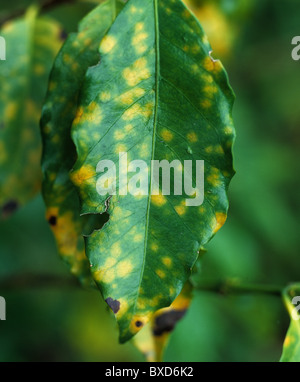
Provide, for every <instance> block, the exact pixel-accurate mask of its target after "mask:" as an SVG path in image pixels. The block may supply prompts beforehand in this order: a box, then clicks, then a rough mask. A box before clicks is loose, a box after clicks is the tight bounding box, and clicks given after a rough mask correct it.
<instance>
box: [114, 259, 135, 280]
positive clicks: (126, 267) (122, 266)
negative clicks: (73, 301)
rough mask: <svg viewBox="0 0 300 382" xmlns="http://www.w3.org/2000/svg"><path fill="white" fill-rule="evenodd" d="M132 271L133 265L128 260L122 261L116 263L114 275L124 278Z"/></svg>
mask: <svg viewBox="0 0 300 382" xmlns="http://www.w3.org/2000/svg"><path fill="white" fill-rule="evenodd" d="M132 270H133V265H132V262H131V261H130V260H123V261H121V262H120V263H118V265H117V267H116V273H117V276H118V277H122V278H123V277H126V276H129V275H130V273H131V272H132Z"/></svg>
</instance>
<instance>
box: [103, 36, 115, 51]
mask: <svg viewBox="0 0 300 382" xmlns="http://www.w3.org/2000/svg"><path fill="white" fill-rule="evenodd" d="M116 44H117V40H116V38H115V37H113V36H111V35H106V36H105V37H104V38H103V39H102V41H101V44H100V52H101V53H104V54H106V53H109V52H110V51H111V50H112V49H113V48H114V47H115V45H116Z"/></svg>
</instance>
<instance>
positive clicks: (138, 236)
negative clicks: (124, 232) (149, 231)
mask: <svg viewBox="0 0 300 382" xmlns="http://www.w3.org/2000/svg"><path fill="white" fill-rule="evenodd" d="M143 238H144V235H142V234H141V233H137V234H136V235H135V236H134V237H133V241H134V242H135V243H139V242H141V241H143Z"/></svg>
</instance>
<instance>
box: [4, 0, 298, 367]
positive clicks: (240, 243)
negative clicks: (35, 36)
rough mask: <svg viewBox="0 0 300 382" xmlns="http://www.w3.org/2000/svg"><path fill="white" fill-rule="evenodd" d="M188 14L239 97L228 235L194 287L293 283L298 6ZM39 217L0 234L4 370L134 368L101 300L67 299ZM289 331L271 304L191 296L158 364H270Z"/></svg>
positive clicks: (266, 2) (240, 2)
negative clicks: (41, 365)
mask: <svg viewBox="0 0 300 382" xmlns="http://www.w3.org/2000/svg"><path fill="white" fill-rule="evenodd" d="M30 3H31V2H30V1H24V0H23V1H20V0H18V1H14V2H13V3H9V2H4V1H1V2H0V20H3V19H5V18H6V17H7V15H8V14H10V13H11V11H12V8H14V9H15V10H18V9H22V8H24V7H27V6H28V5H29V4H30ZM41 3H43V1H41ZM187 3H189V5H190V6H191V7H193V9H194V11H195V14H196V15H197V16H198V17H199V19H200V21H201V23H202V24H203V26H204V29H205V30H206V32H207V34H208V36H209V39H210V42H211V45H212V47H213V48H214V54H213V55H214V57H216V58H220V59H221V60H222V62H223V63H224V65H225V67H226V69H227V72H228V74H229V77H230V81H231V84H232V86H233V88H234V90H235V93H236V95H237V100H236V103H235V107H234V119H235V125H236V128H237V140H236V144H235V150H234V152H235V168H236V171H237V175H236V176H235V178H234V179H233V181H232V184H231V187H230V190H229V197H230V202H231V207H230V211H229V217H228V221H227V223H226V224H225V226H224V228H222V230H221V231H220V232H219V233H218V235H217V236H216V237H215V238H214V239H213V240H212V241H211V243H210V244H209V246H207V249H208V252H207V253H206V254H205V256H204V257H203V260H202V264H201V268H202V269H201V272H202V273H201V277H202V280H204V281H205V280H211V279H213V280H224V279H234V280H236V279H237V280H241V281H243V282H244V283H260V284H261V283H263V284H276V285H277V284H278V285H286V284H287V283H290V282H297V281H299V274H300V265H299V259H298V257H299V244H300V243H299V242H300V238H299V212H300V211H299V210H300V198H299V191H298V190H299V186H300V184H299V183H300V178H299V176H298V174H299V145H300V133H299V123H300V109H299V106H298V98H297V95H298V92H299V88H300V76H299V73H298V72H297V71H298V70H299V63H298V62H294V61H293V60H292V59H291V50H292V47H291V39H292V37H293V36H296V35H299V29H298V19H297V15H299V11H300V4H299V2H298V1H297V0H287V1H286V2H285V5H284V7H283V5H282V1H279V0H263V1H258V0H256V1H252V2H249V1H246V0H235V1H234V0H219V1H217V0H209V1H188V2H187ZM250 3H251V4H250ZM249 4H250V5H249ZM92 7H93V4H92V3H91V2H79V3H76V5H74V4H72V5H70V4H67V3H66V4H62V5H59V6H58V7H52V8H50V7H49V8H47V9H46V10H45V12H44V15H49V16H51V17H53V18H54V19H56V21H57V22H58V23H61V24H62V25H63V30H65V31H66V32H70V31H75V30H76V28H77V23H78V21H79V20H80V19H81V18H82V17H83V16H84V15H85V14H86V12H87V11H88V10H90V9H92ZM1 186H2V185H1ZM44 213H45V211H44V206H43V202H42V199H41V196H40V195H39V194H38V195H37V196H36V197H35V198H34V199H33V200H32V201H31V202H30V203H29V204H27V205H26V206H25V207H23V208H22V209H20V210H19V211H18V212H17V213H16V214H14V215H13V216H12V217H11V218H10V219H8V220H5V221H2V222H1V223H0V254H1V259H0V295H2V296H4V297H5V298H6V301H7V321H3V322H1V324H0V339H1V340H0V361H12V360H13V361H43V360H47V361H137V360H141V361H142V360H143V358H142V356H141V355H140V354H139V353H138V351H137V350H136V349H135V348H134V347H133V346H132V345H131V344H126V345H119V344H118V339H117V330H116V324H115V321H114V319H113V318H112V317H111V315H110V314H109V312H108V310H107V308H106V305H105V304H104V303H103V301H102V300H101V297H100V296H99V294H98V293H97V292H91V291H85V290H82V289H81V288H76V287H71V288H68V285H67V284H72V282H73V280H72V279H71V277H70V276H69V273H68V270H67V269H66V267H65V265H64V264H63V263H61V261H60V260H59V258H58V255H57V251H56V248H55V244H54V239H53V237H52V234H51V232H50V230H49V227H48V224H47V222H46V221H45V218H44ZM32 273H34V274H40V275H43V274H50V275H52V277H51V278H49V279H45V278H41V280H40V283H39V287H38V288H37V287H31V288H28V287H25V285H28V280H27V279H26V277H24V275H25V276H26V274H27V275H28V276H27V278H29V281H30V274H32ZM18 275H23V277H21V276H20V277H19V276H18ZM11 276H13V277H14V279H13V280H12V279H11ZM7 280H9V281H7ZM64 280H65V281H64ZM68 280H70V283H68ZM64 282H66V285H65V284H64ZM49 285H52V287H49ZM43 286H44V287H43ZM20 317H21V319H20ZM288 326H289V317H288V314H287V311H286V309H285V307H284V304H283V303H282V301H281V299H280V298H279V297H277V296H272V295H263V294H260V295H258V294H255V295H254V294H221V293H215V292H208V291H201V290H197V292H195V296H194V299H193V302H192V305H191V308H190V310H189V311H188V313H187V315H186V317H185V318H184V320H182V321H181V322H180V323H179V324H178V325H177V327H176V329H175V332H174V334H173V335H172V337H171V340H170V343H169V346H168V348H167V350H166V353H165V360H166V361H278V359H279V358H280V355H281V352H282V343H283V341H284V337H285V335H286V332H287V329H288Z"/></svg>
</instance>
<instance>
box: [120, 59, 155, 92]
mask: <svg viewBox="0 0 300 382" xmlns="http://www.w3.org/2000/svg"><path fill="white" fill-rule="evenodd" d="M146 66H147V60H146V58H145V57H141V58H139V59H137V60H136V61H135V63H134V64H133V65H132V67H128V68H126V69H124V70H123V77H124V78H125V80H126V82H127V84H128V85H129V86H136V85H137V84H138V83H140V82H141V81H143V80H146V79H148V78H150V76H151V73H150V71H149V69H148V68H147V67H146Z"/></svg>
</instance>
